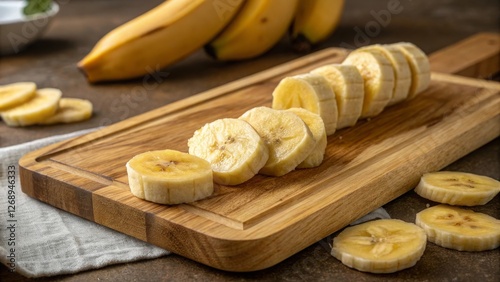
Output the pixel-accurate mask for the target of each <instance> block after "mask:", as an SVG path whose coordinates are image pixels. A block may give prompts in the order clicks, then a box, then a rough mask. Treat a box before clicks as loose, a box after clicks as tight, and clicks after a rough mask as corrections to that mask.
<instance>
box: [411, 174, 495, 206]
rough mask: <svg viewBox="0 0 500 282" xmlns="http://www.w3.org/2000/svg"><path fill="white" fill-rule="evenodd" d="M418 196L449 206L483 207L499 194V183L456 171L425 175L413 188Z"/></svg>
mask: <svg viewBox="0 0 500 282" xmlns="http://www.w3.org/2000/svg"><path fill="white" fill-rule="evenodd" d="M415 192H416V193H417V194H419V195H420V196H422V197H424V198H426V199H429V200H432V201H434V202H439V203H443V204H450V205H460V206H477V205H484V204H486V203H488V202H489V201H490V200H491V199H493V198H494V197H495V196H496V195H497V194H498V192H500V182H499V181H498V180H495V179H493V178H490V177H486V176H482V175H476V174H472V173H465V172H456V171H438V172H431V173H426V174H424V175H423V176H422V177H421V178H420V182H419V183H418V185H417V187H416V188H415Z"/></svg>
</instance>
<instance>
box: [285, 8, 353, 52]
mask: <svg viewBox="0 0 500 282" xmlns="http://www.w3.org/2000/svg"><path fill="white" fill-rule="evenodd" d="M343 8H344V0H300V1H299V4H298V8H297V12H296V14H295V18H294V21H293V24H292V28H291V29H290V33H291V34H290V37H291V40H292V44H293V47H294V49H295V50H297V51H309V50H311V48H312V47H313V46H314V45H315V44H318V43H320V42H321V41H324V40H325V39H327V38H328V36H330V34H332V32H333V31H334V30H335V28H336V27H337V26H338V24H339V22H340V18H341V16H342V10H343Z"/></svg>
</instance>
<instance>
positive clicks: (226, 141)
mask: <svg viewBox="0 0 500 282" xmlns="http://www.w3.org/2000/svg"><path fill="white" fill-rule="evenodd" d="M188 146H189V153H190V154H191V155H194V156H198V157H200V158H202V159H204V160H207V161H208V162H209V163H210V164H211V166H212V170H213V173H214V181H215V182H216V183H219V184H223V185H238V184H241V183H243V182H245V181H247V180H249V179H250V178H252V177H253V176H254V175H256V174H257V173H258V172H259V170H260V169H261V168H262V167H263V166H264V165H265V164H266V162H267V160H268V158H269V149H268V148H267V145H266V144H265V142H264V140H263V139H262V138H261V137H260V136H259V134H258V133H257V132H256V131H255V129H253V127H252V126H251V125H250V124H249V123H247V122H246V121H244V120H241V119H231V118H225V119H219V120H215V121H213V122H211V123H208V124H206V125H204V126H203V127H202V128H200V129H198V130H196V131H195V133H194V135H193V137H191V138H190V139H189V140H188Z"/></svg>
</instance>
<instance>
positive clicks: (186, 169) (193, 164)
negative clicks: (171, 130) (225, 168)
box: [126, 150, 213, 205]
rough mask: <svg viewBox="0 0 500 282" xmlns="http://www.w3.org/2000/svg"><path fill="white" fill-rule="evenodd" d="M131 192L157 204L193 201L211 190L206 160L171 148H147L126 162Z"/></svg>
mask: <svg viewBox="0 0 500 282" xmlns="http://www.w3.org/2000/svg"><path fill="white" fill-rule="evenodd" d="M126 168H127V175H128V182H129V186H130V191H131V193H132V194H133V195H134V196H136V197H138V198H141V199H144V200H147V201H151V202H154V203H159V204H167V205H174V204H181V203H189V202H194V201H197V200H200V199H203V198H206V197H208V196H210V195H211V194H212V193H213V176H212V168H211V167H210V163H208V162H207V161H205V160H203V159H201V158H198V157H196V156H192V155H190V154H187V153H183V152H179V151H175V150H158V151H149V152H145V153H142V154H139V155H136V156H134V157H133V158H132V159H130V161H128V162H127V164H126Z"/></svg>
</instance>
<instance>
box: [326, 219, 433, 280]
mask: <svg viewBox="0 0 500 282" xmlns="http://www.w3.org/2000/svg"><path fill="white" fill-rule="evenodd" d="M426 243H427V241H426V234H425V232H424V230H423V229H422V228H420V227H418V226H417V225H415V224H412V223H407V222H404V221H401V220H397V219H380V220H374V221H368V222H365V223H362V224H359V225H355V226H352V227H348V228H346V229H345V230H343V231H342V232H341V233H340V234H339V235H338V236H337V237H335V238H334V240H333V248H332V255H333V256H334V257H335V258H337V259H338V260H340V261H341V262H342V263H343V264H345V265H347V266H348V267H351V268H354V269H357V270H360V271H365V272H372V273H392V272H396V271H399V270H402V269H405V268H409V267H412V266H414V265H415V264H416V263H417V261H418V260H419V259H420V257H421V256H422V254H423V253H424V250H425V247H426Z"/></svg>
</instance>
